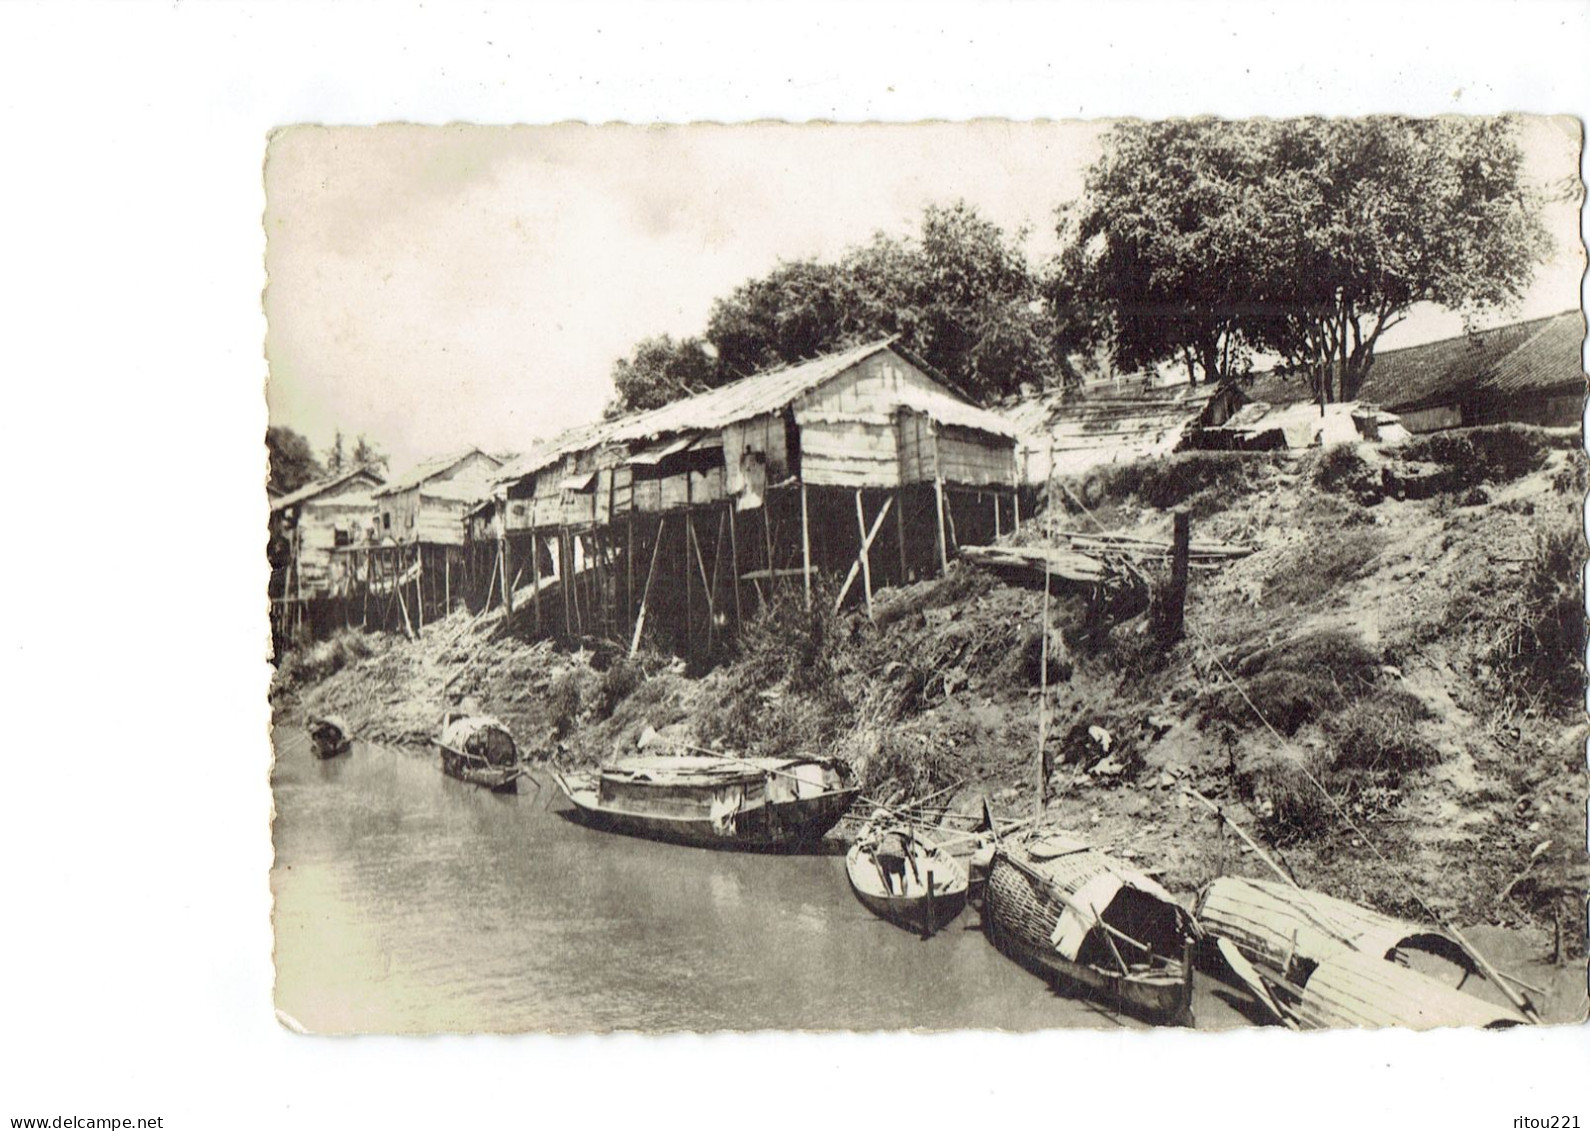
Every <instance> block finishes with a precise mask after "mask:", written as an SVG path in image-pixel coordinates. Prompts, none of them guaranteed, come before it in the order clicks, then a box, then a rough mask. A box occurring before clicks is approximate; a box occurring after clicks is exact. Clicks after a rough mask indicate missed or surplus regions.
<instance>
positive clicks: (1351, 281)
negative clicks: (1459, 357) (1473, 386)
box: [1049, 116, 1548, 399]
mask: <svg viewBox="0 0 1590 1131" xmlns="http://www.w3.org/2000/svg"><path fill="white" fill-rule="evenodd" d="M1060 225H1061V235H1062V238H1067V237H1069V238H1068V241H1067V247H1066V249H1065V251H1064V252H1063V253H1062V255H1061V257H1060V258H1059V260H1058V261H1057V263H1056V264H1055V265H1054V267H1053V270H1052V273H1051V279H1052V282H1051V286H1050V287H1049V296H1050V300H1051V305H1052V306H1053V307H1054V309H1056V310H1057V311H1059V310H1070V311H1074V312H1079V316H1080V317H1081V319H1082V321H1083V323H1084V324H1086V325H1090V326H1091V327H1092V331H1093V333H1094V334H1095V335H1099V334H1102V335H1103V336H1104V337H1106V338H1107V339H1108V341H1109V343H1110V346H1111V349H1112V352H1113V355H1114V358H1115V360H1116V363H1117V364H1118V365H1119V366H1121V367H1122V368H1140V367H1143V366H1147V365H1153V364H1158V363H1160V362H1164V361H1167V360H1172V359H1177V360H1180V361H1182V362H1184V363H1185V364H1186V365H1187V368H1188V372H1189V375H1190V376H1192V377H1194V378H1195V379H1196V377H1197V376H1198V375H1199V374H1201V375H1202V376H1203V377H1204V378H1206V379H1209V380H1219V379H1223V378H1227V377H1231V376H1234V375H1237V374H1240V373H1241V372H1243V371H1245V370H1246V368H1247V367H1248V364H1249V360H1250V358H1251V356H1252V353H1253V351H1254V350H1263V351H1267V352H1270V353H1273V354H1276V355H1279V356H1280V357H1281V358H1283V359H1284V360H1285V361H1286V362H1288V363H1290V365H1291V366H1293V367H1294V368H1296V369H1297V370H1299V371H1301V372H1303V373H1304V374H1305V375H1306V376H1307V377H1308V379H1309V380H1310V381H1311V383H1312V387H1313V388H1314V390H1315V391H1316V393H1317V395H1319V396H1320V397H1321V398H1322V399H1331V398H1335V397H1340V398H1342V399H1351V398H1352V397H1354V396H1356V395H1357V392H1358V389H1359V388H1360V387H1361V386H1362V384H1363V381H1364V379H1365V378H1366V377H1367V376H1368V374H1369V371H1370V367H1371V366H1372V365H1373V363H1374V351H1375V346H1376V345H1377V344H1378V342H1379V340H1380V338H1381V336H1382V335H1383V334H1384V333H1385V332H1386V331H1387V330H1389V329H1390V328H1391V327H1393V326H1395V325H1397V323H1399V322H1400V321H1402V319H1403V318H1405V317H1406V316H1407V314H1408V312H1409V310H1410V309H1411V308H1412V307H1413V306H1414V305H1415V304H1417V303H1420V302H1432V303H1437V304H1440V305H1443V306H1447V307H1449V308H1452V309H1456V310H1461V311H1463V312H1465V313H1466V314H1469V313H1473V312H1475V311H1478V310H1480V309H1484V308H1487V307H1494V306H1496V305H1499V304H1502V303H1505V302H1507V301H1509V300H1511V299H1514V298H1516V297H1518V296H1519V295H1520V294H1522V292H1523V289H1524V287H1525V286H1526V285H1527V284H1528V281H1529V278H1530V275H1531V273H1532V271H1533V267H1534V264H1535V263H1536V262H1537V261H1538V260H1539V259H1540V258H1541V257H1542V256H1543V255H1544V253H1545V251H1546V249H1547V246H1548V241H1547V237H1546V235H1545V231H1544V228H1543V227H1542V225H1541V223H1540V219H1539V215H1538V197H1537V195H1536V193H1535V192H1534V191H1533V190H1532V189H1531V188H1529V187H1528V186H1526V185H1524V184H1523V183H1522V156H1521V154H1520V152H1519V149H1518V146H1517V141H1516V137H1515V127H1514V124H1513V123H1512V122H1511V121H1510V120H1508V119H1505V118H1500V119H1495V118H1493V119H1429V120H1426V119H1410V118H1401V117H1392V116H1380V117H1372V118H1362V119H1349V120H1332V121H1327V120H1323V119H1296V120H1288V121H1250V122H1238V123H1228V122H1220V121H1216V120H1214V119H1196V120H1191V121H1173V122H1131V123H1125V124H1123V125H1121V126H1118V127H1116V128H1115V130H1113V131H1112V132H1111V134H1110V135H1109V136H1108V138H1107V139H1106V146H1105V153H1104V156H1103V157H1102V158H1101V159H1100V160H1099V162H1098V163H1097V164H1096V165H1095V166H1094V167H1093V169H1091V170H1090V171H1089V175H1088V180H1087V194H1086V197H1085V199H1084V201H1083V203H1082V205H1081V207H1080V209H1077V210H1075V211H1074V212H1073V213H1067V214H1063V215H1062V217H1061V221H1060Z"/></svg>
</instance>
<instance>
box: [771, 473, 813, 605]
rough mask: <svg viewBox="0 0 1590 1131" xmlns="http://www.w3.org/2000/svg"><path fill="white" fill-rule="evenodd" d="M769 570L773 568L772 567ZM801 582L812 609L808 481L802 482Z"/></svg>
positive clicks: (807, 603) (807, 601)
mask: <svg viewBox="0 0 1590 1131" xmlns="http://www.w3.org/2000/svg"><path fill="white" fill-rule="evenodd" d="M769 568H772V567H771V566H770V567H769ZM801 581H802V582H803V583H804V585H805V587H806V608H807V609H810V608H811V607H812V532H811V521H810V519H809V518H808V517H807V510H806V480H805V479H804V478H803V479H802V480H801Z"/></svg>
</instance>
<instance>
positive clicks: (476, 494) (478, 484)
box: [420, 476, 491, 503]
mask: <svg viewBox="0 0 1590 1131" xmlns="http://www.w3.org/2000/svg"><path fill="white" fill-rule="evenodd" d="M490 493H491V484H490V482H488V481H486V480H483V479H476V478H475V477H473V476H470V477H468V478H463V479H443V480H442V481H441V482H440V483H427V484H424V485H423V486H421V487H420V498H422V499H441V500H442V501H444V502H449V503H473V502H476V501H477V500H479V499H481V498H482V497H484V496H486V495H488V494H490Z"/></svg>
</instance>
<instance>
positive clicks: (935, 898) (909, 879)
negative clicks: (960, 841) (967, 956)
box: [845, 823, 968, 937]
mask: <svg viewBox="0 0 1590 1131" xmlns="http://www.w3.org/2000/svg"><path fill="white" fill-rule="evenodd" d="M891 841H892V842H893V843H890V842H891ZM880 847H882V848H898V849H899V850H900V851H901V853H902V855H901V856H900V857H899V858H900V859H901V860H902V861H903V863H904V865H905V867H904V870H903V871H897V872H895V873H894V874H893V876H892V878H891V875H890V873H889V871H888V869H887V866H886V863H885V862H884V861H882V860H880V859H879V856H880V855H884V856H886V857H887V856H888V855H889V854H888V853H880V851H879V850H880ZM845 874H846V875H847V876H848V877H849V878H850V890H851V891H853V892H855V893H856V898H857V899H859V900H861V903H862V905H863V906H864V907H866V908H867V910H869V911H871V912H872V913H873V914H874V915H876V916H878V917H879V918H881V919H887V920H889V922H891V923H894V924H896V925H898V926H901V927H904V928H905V929H906V930H908V931H917V932H920V933H921V934H922V935H923V936H924V937H927V936H930V935H932V934H933V933H934V932H936V931H937V930H938V929H939V928H940V927H945V926H948V925H949V924H950V923H952V922H953V921H954V920H955V918H956V916H958V915H959V914H960V913H961V912H962V911H963V910H964V909H965V907H966V896H967V891H968V884H967V876H966V869H965V868H963V867H962V866H961V863H960V861H958V860H956V859H955V858H954V857H953V856H951V855H950V854H949V853H948V852H946V851H945V850H944V848H943V847H942V846H941V845H939V844H935V843H934V842H933V841H931V840H930V839H928V837H927V835H925V834H924V833H922V832H920V831H918V830H915V829H913V828H911V827H910V826H908V825H903V824H892V823H889V824H879V825H868V826H867V827H866V828H865V829H863V830H862V832H861V834H860V835H859V836H858V837H857V838H856V843H855V844H853V845H851V846H850V851H849V852H848V853H846V854H845Z"/></svg>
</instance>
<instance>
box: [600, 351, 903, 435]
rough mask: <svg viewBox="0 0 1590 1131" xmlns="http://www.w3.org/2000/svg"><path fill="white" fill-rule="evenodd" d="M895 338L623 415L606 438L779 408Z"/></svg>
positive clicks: (711, 425)
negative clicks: (649, 409) (647, 410)
mask: <svg viewBox="0 0 1590 1131" xmlns="http://www.w3.org/2000/svg"><path fill="white" fill-rule="evenodd" d="M891 341H892V339H889V338H885V339H883V340H882V341H876V342H869V343H868V344H866V345H861V346H855V347H853V348H851V349H848V350H841V351H840V352H839V353H831V354H826V355H825V356H823V357H818V358H814V359H812V360H811V361H803V362H801V363H799V364H798V365H790V366H786V367H785V368H783V369H771V370H768V371H767V372H765V373H757V374H754V375H752V376H750V377H744V378H742V379H740V380H738V381H735V382H733V383H732V384H728V385H722V386H719V387H718V388H716V389H710V390H708V391H707V392H705V393H698V394H696V395H695V396H693V397H686V398H685V399H684V400H682V401H674V402H673V403H672V404H666V405H663V406H662V407H661V408H655V409H652V410H651V411H650V412H642V413H638V414H637V415H635V416H630V417H621V418H619V419H618V420H616V421H614V422H613V423H614V425H615V426H614V428H613V430H612V432H610V433H609V434H608V435H607V436H606V437H604V438H605V439H607V440H650V439H653V438H655V437H658V436H663V435H667V434H668V433H671V432H690V431H695V432H704V431H707V430H709V429H715V428H722V427H723V426H724V425H726V424H732V423H734V422H735V421H737V420H749V419H750V418H751V417H753V416H761V415H763V414H765V413H769V412H777V411H778V410H779V409H781V408H783V407H784V406H786V405H788V404H789V403H790V402H791V401H794V400H795V399H796V398H798V397H800V396H801V395H802V394H803V393H808V392H810V391H811V390H813V389H815V388H817V387H818V386H819V385H822V384H824V383H825V382H827V381H830V380H832V379H833V378H835V377H837V376H839V375H840V374H841V373H843V372H844V371H845V370H847V369H849V368H851V367H852V366H854V365H858V364H860V363H861V362H863V361H865V360H866V359H867V358H869V357H871V356H872V355H873V354H875V353H877V352H878V351H879V350H882V349H887V348H888V347H889V344H890V342H891Z"/></svg>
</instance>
